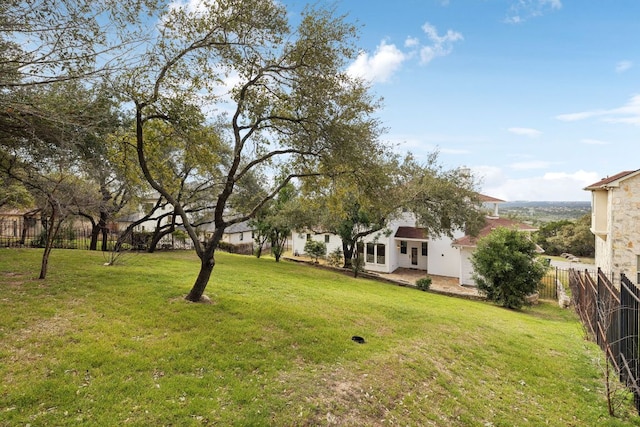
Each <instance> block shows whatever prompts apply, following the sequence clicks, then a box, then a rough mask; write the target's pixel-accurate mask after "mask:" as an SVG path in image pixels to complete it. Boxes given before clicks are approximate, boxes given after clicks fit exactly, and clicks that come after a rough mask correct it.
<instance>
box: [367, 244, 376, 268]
mask: <svg viewBox="0 0 640 427" xmlns="http://www.w3.org/2000/svg"><path fill="white" fill-rule="evenodd" d="M375 247H376V246H375V245H374V244H373V243H367V260H366V261H367V262H371V263H373V262H375V257H374V251H375Z"/></svg>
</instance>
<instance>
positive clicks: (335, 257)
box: [327, 248, 343, 267]
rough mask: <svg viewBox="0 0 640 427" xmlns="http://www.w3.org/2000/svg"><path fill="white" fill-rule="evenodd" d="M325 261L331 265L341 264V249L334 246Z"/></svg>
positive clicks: (338, 265)
mask: <svg viewBox="0 0 640 427" xmlns="http://www.w3.org/2000/svg"><path fill="white" fill-rule="evenodd" d="M327 263H328V264H329V265H330V266H332V267H340V266H342V264H343V261H342V249H340V248H336V249H335V250H333V251H332V252H331V253H330V254H329V256H328V257H327Z"/></svg>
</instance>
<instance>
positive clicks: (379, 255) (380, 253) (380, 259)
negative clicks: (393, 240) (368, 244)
mask: <svg viewBox="0 0 640 427" xmlns="http://www.w3.org/2000/svg"><path fill="white" fill-rule="evenodd" d="M376 263H377V264H384V263H385V246H384V244H383V243H378V244H377V245H376Z"/></svg>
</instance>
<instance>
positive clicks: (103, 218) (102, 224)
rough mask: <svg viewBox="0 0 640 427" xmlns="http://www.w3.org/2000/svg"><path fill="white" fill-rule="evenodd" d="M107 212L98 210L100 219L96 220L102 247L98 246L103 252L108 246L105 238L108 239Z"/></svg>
mask: <svg viewBox="0 0 640 427" xmlns="http://www.w3.org/2000/svg"><path fill="white" fill-rule="evenodd" d="M108 217H109V214H108V213H107V212H104V211H102V212H100V220H99V221H98V229H99V230H100V234H101V235H102V247H101V248H100V249H101V250H102V251H103V252H106V251H107V250H108V249H109V248H108V245H107V240H108V239H109V229H108V228H107V218H108Z"/></svg>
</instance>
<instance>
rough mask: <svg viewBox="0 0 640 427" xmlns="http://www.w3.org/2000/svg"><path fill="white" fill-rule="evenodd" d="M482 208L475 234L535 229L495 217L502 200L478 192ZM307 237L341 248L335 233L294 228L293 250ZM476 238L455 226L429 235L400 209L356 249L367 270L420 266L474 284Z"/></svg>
mask: <svg viewBox="0 0 640 427" xmlns="http://www.w3.org/2000/svg"><path fill="white" fill-rule="evenodd" d="M479 196H480V201H481V202H482V204H483V209H484V210H487V209H488V208H489V210H490V214H489V215H487V217H486V226H485V227H484V228H483V229H482V231H481V232H480V235H479V236H478V237H483V236H485V235H487V234H489V233H490V232H491V230H493V229H495V228H496V227H514V228H517V229H518V230H522V231H525V232H530V231H535V230H536V229H535V228H533V227H530V226H528V225H526V224H521V223H518V222H516V221H512V220H509V219H505V218H500V217H499V212H498V205H499V204H500V203H503V202H504V201H503V200H500V199H496V198H494V197H489V196H485V195H479ZM307 240H318V241H324V242H325V243H326V245H327V253H330V252H331V251H333V250H335V249H336V248H340V249H341V248H342V240H341V239H340V237H339V236H337V235H334V234H330V233H322V234H314V233H309V232H294V233H293V235H292V245H293V252H294V254H295V253H298V254H303V253H304V245H305V243H306V241H307ZM476 241H477V238H473V237H472V236H468V235H466V234H465V233H464V231H463V230H455V231H454V233H453V237H452V238H450V237H447V236H439V237H438V236H429V235H428V234H427V233H426V230H425V229H424V228H422V227H420V226H419V224H418V223H417V221H416V217H415V215H414V214H412V213H410V212H405V213H402V214H401V215H400V216H399V217H398V218H396V219H394V220H393V221H390V222H389V223H388V224H387V226H386V227H385V228H384V229H383V230H381V231H378V232H376V233H372V234H370V235H368V236H366V237H365V238H364V239H363V242H362V243H363V244H362V245H360V246H359V248H358V251H359V252H360V256H362V258H363V259H364V268H365V270H367V271H373V272H380V273H392V272H394V271H395V270H397V269H398V268H410V269H416V270H424V271H425V274H432V275H437V276H447V277H456V278H458V279H459V283H460V284H461V285H472V286H473V285H475V282H474V281H473V279H472V276H471V275H472V272H473V268H472V266H471V262H470V257H471V254H472V253H473V251H474V250H475V246H476Z"/></svg>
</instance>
